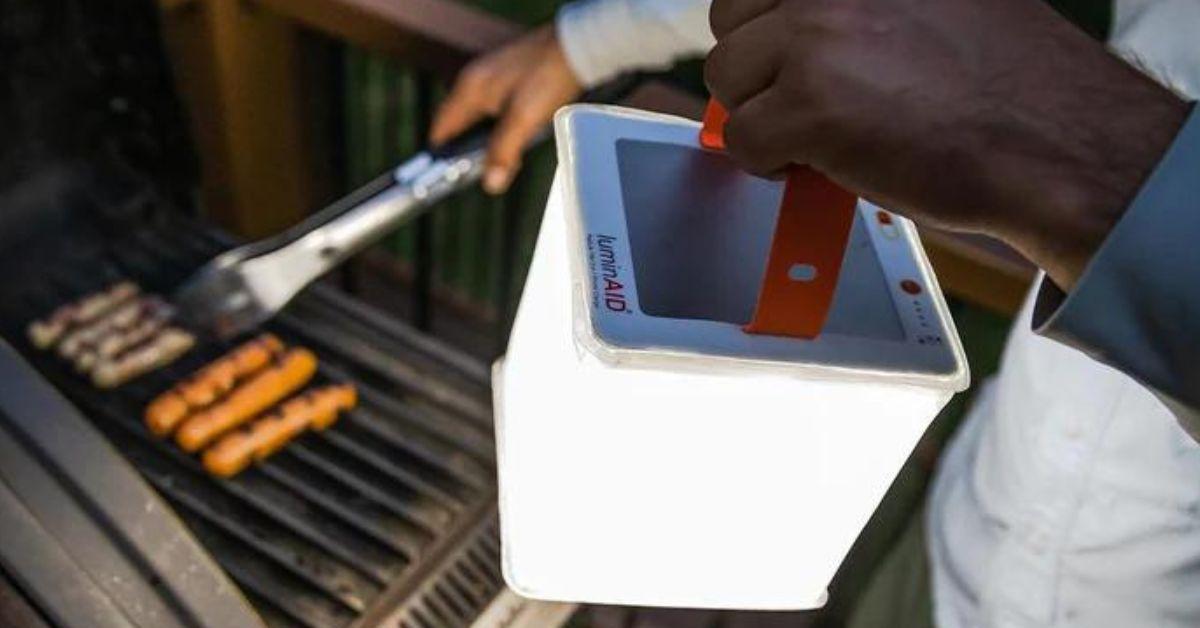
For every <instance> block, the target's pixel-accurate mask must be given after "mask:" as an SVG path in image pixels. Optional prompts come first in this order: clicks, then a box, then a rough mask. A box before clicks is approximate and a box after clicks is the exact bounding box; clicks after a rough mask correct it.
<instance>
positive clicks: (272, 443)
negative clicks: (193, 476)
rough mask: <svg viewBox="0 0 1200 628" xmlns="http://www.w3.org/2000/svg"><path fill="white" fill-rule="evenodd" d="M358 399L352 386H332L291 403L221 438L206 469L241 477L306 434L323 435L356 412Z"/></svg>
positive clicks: (208, 453) (207, 454) (210, 453)
mask: <svg viewBox="0 0 1200 628" xmlns="http://www.w3.org/2000/svg"><path fill="white" fill-rule="evenodd" d="M357 399H358V394H357V391H355V389H354V387H353V386H350V385H341V386H328V387H325V388H320V389H317V390H314V391H311V392H308V393H305V394H303V395H301V396H299V397H295V398H293V399H290V400H288V401H286V402H285V403H284V404H283V405H282V406H280V407H279V408H277V409H276V410H275V411H273V412H271V413H270V414H268V415H266V416H264V417H262V418H260V419H258V420H256V421H254V423H251V424H250V426H249V427H247V428H246V429H243V430H238V431H236V432H232V433H230V434H226V435H225V436H223V437H221V439H220V440H218V441H217V442H216V443H215V444H214V445H213V446H212V447H209V448H208V449H207V450H206V451H205V452H204V456H203V462H204V468H205V469H207V470H208V472H209V473H211V474H213V475H215V476H218V477H223V478H228V477H232V476H234V475H237V474H238V473H240V472H241V471H242V470H243V469H245V468H246V467H248V466H249V465H250V463H251V462H252V461H254V460H263V459H265V458H267V457H268V456H270V455H271V454H273V453H275V452H277V451H279V450H280V449H281V448H283V446H284V445H286V444H288V443H289V442H290V441H291V440H292V439H294V438H296V437H297V436H299V435H300V434H302V433H303V432H304V431H305V430H308V429H313V430H318V431H320V430H323V429H325V428H327V427H329V426H330V425H333V423H334V422H335V421H337V419H338V414H339V413H340V412H342V411H344V410H349V409H350V408H353V407H354V405H355V403H357Z"/></svg>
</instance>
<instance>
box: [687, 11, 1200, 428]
mask: <svg viewBox="0 0 1200 628" xmlns="http://www.w3.org/2000/svg"><path fill="white" fill-rule="evenodd" d="M712 20H713V31H714V33H715V34H716V35H717V38H718V43H717V46H716V48H715V49H714V51H713V53H712V54H711V55H710V57H709V60H708V63H707V66H706V77H707V79H708V82H709V86H710V88H711V89H712V90H713V92H714V94H715V95H716V96H717V97H718V99H720V100H721V102H722V103H723V104H725V105H726V106H727V107H728V108H729V109H730V110H731V117H730V120H729V123H728V126H727V127H726V141H727V144H728V146H729V149H730V151H731V153H732V154H733V155H734V157H735V158H737V159H739V160H740V161H741V162H742V163H743V164H744V165H746V166H747V167H748V168H749V169H751V170H752V171H755V172H759V173H763V174H770V173H773V172H776V171H778V170H780V169H782V168H786V167H787V166H789V165H791V164H795V163H805V164H810V165H812V166H813V167H815V168H817V169H818V170H820V171H822V172H824V173H825V174H826V175H828V176H830V177H831V178H833V179H835V180H837V181H838V182H840V183H842V184H843V185H845V186H846V187H848V188H850V189H852V190H854V191H856V192H858V193H859V194H861V195H862V196H865V197H866V198H869V199H871V200H873V201H875V202H877V203H880V204H882V205H885V206H888V207H890V208H892V209H895V210H897V211H900V212H902V213H904V214H906V215H908V216H909V217H911V218H914V219H915V220H918V221H921V222H924V223H926V224H932V225H936V226H940V227H945V228H950V229H957V230H964V231H975V232H982V233H986V234H989V235H992V236H995V237H997V238H1000V239H1002V240H1004V241H1005V242H1007V243H1008V244H1010V245H1011V246H1013V247H1014V248H1016V249H1017V250H1019V251H1021V252H1022V253H1023V254H1024V255H1025V256H1027V257H1028V258H1029V259H1031V260H1032V261H1034V262H1035V263H1037V264H1038V265H1039V266H1041V267H1042V268H1044V269H1045V270H1046V271H1047V273H1048V275H1049V277H1050V279H1051V280H1052V281H1053V284H1054V285H1056V286H1061V288H1062V289H1063V290H1064V291H1066V292H1067V293H1069V294H1071V295H1072V296H1071V297H1070V298H1068V300H1067V301H1066V302H1065V303H1064V304H1063V309H1062V310H1061V311H1059V313H1058V315H1056V316H1054V317H1047V318H1048V323H1047V325H1046V326H1045V327H1044V328H1043V330H1042V331H1043V333H1046V334H1047V335H1051V336H1053V337H1056V338H1058V339H1060V340H1062V341H1064V342H1066V343H1067V344H1070V345H1072V346H1076V347H1078V348H1081V349H1083V350H1085V351H1087V352H1089V353H1090V354H1092V355H1094V356H1096V357H1097V358H1098V359H1101V360H1102V361H1105V362H1107V363H1108V364H1110V365H1112V366H1114V367H1116V368H1118V369H1121V370H1123V371H1124V372H1126V373H1128V374H1130V375H1132V376H1133V377H1135V378H1138V379H1139V380H1140V381H1142V382H1143V383H1145V384H1146V385H1147V386H1149V387H1151V388H1153V389H1155V390H1157V391H1158V392H1159V393H1160V396H1162V397H1163V398H1164V399H1166V400H1168V404H1169V405H1172V406H1173V409H1174V410H1175V411H1176V414H1177V415H1178V416H1179V417H1180V420H1181V421H1182V422H1184V423H1185V424H1187V423H1188V421H1189V420H1190V419H1189V417H1192V416H1194V414H1195V412H1196V409H1197V407H1200V403H1198V402H1200V398H1198V397H1197V392H1196V391H1200V376H1198V373H1200V358H1198V357H1196V356H1197V355H1198V354H1200V352H1198V351H1196V348H1197V347H1198V346H1200V345H1198V344H1197V338H1198V337H1200V336H1198V334H1200V331H1197V330H1198V327H1197V326H1198V325H1200V309H1198V307H1197V305H1196V304H1197V299H1200V277H1198V276H1197V275H1196V273H1197V272H1200V259H1198V258H1197V254H1196V252H1195V251H1196V250H1197V249H1196V247H1195V246H1194V245H1191V244H1188V243H1189V242H1192V241H1195V240H1194V238H1196V237H1200V232H1198V231H1200V226H1197V221H1200V218H1198V217H1200V206H1198V204H1197V203H1198V200H1197V199H1200V189H1198V188H1197V186H1198V185H1200V183H1198V182H1197V180H1198V178H1200V176H1198V175H1197V173H1198V172H1200V166H1197V165H1196V164H1194V163H1193V164H1189V163H1188V159H1187V155H1189V154H1190V151H1188V150H1187V149H1186V148H1181V147H1186V146H1188V145H1190V144H1191V143H1193V142H1200V139H1194V138H1195V136H1196V135H1200V134H1198V133H1195V132H1193V131H1191V130H1190V129H1191V128H1192V127H1191V125H1189V128H1188V129H1185V130H1183V131H1181V128H1182V126H1183V123H1184V120H1185V118H1187V116H1188V112H1189V108H1190V105H1189V104H1188V103H1187V102H1185V101H1184V100H1183V99H1181V98H1179V97H1178V96H1177V95H1175V94H1174V93H1172V92H1171V91H1169V90H1167V89H1165V88H1163V87H1161V86H1160V85H1158V84H1156V83H1154V82H1153V81H1151V80H1149V79H1148V78H1146V77H1145V76H1144V75H1142V74H1141V73H1139V72H1138V71H1136V70H1135V69H1133V68H1132V67H1130V66H1129V65H1127V64H1126V63H1124V62H1122V61H1121V60H1119V59H1117V58H1116V57H1115V56H1113V55H1111V54H1110V53H1109V52H1108V51H1106V50H1105V49H1104V48H1103V47H1102V46H1101V45H1099V44H1097V43H1095V42H1093V41H1092V40H1090V39H1089V38H1087V37H1086V36H1085V35H1083V34H1082V33H1080V32H1078V31H1076V30H1075V29H1074V28H1073V27H1071V26H1070V25H1069V24H1067V23H1066V22H1065V21H1064V20H1062V19H1061V18H1060V17H1059V16H1058V15H1057V14H1055V13H1054V12H1053V11H1051V10H1050V9H1049V8H1048V7H1046V6H1044V4H1043V3H1041V2H1038V1H1036V0H978V1H973V2H968V3H964V2H961V1H958V0H931V1H929V2H921V3H912V2H900V1H897V0H840V1H839V2H820V1H814V0H732V1H730V0H715V2H714V6H713V11H712ZM1177 136H1178V138H1177ZM1173 143H1174V148H1172V149H1171V152H1170V153H1167V150H1168V147H1169V146H1172V144H1173ZM1164 154H1166V157H1165V158H1164ZM1179 155H1183V157H1180V158H1179V159H1176V158H1175V157H1178V156H1179ZM1160 162H1162V163H1161V165H1160ZM1178 164H1183V165H1178ZM1156 165H1157V166H1158V169H1157V170H1156ZM1152 171H1153V172H1155V175H1154V177H1150V174H1151V172H1152ZM1143 184H1145V185H1143ZM1155 189H1161V190H1173V191H1172V192H1170V193H1167V192H1162V193H1156V192H1154V190H1155ZM1139 190H1141V192H1140V193H1139ZM1147 207H1150V208H1151V209H1146V208H1147ZM1172 217H1173V218H1174V221H1173V222H1165V221H1167V220H1168V219H1169V218H1172ZM1127 225H1134V226H1132V227H1128V226H1127ZM1188 229H1191V231H1188ZM1114 242H1115V243H1116V244H1112V243H1114ZM1106 243H1107V244H1106ZM1150 243H1157V244H1150ZM1168 245H1169V246H1170V247H1171V249H1170V250H1169V251H1163V250H1162V249H1161V247H1165V246H1168ZM1097 251H1100V253H1099V254H1098V253H1097ZM1138 254H1140V255H1141V256H1144V257H1148V256H1152V255H1159V256H1160V260H1161V261H1159V262H1151V263H1148V264H1146V266H1145V271H1143V270H1142V269H1141V268H1138V267H1136V266H1133V264H1134V261H1133V260H1134V258H1136V257H1137V256H1138ZM1181 262H1182V263H1181ZM1089 263H1091V264H1092V266H1090V267H1089ZM1164 266H1171V267H1172V268H1174V269H1175V270H1172V271H1166V269H1165V268H1163V267H1164ZM1085 269H1088V270H1087V271H1086V275H1085ZM1143 272H1145V273H1151V274H1153V273H1163V272H1165V273H1166V277H1161V278H1159V279H1158V280H1157V281H1158V282H1157V283H1155V282H1154V281H1150V280H1149V278H1148V277H1143V276H1142V273H1143ZM1081 276H1083V277H1085V279H1084V280H1083V281H1084V283H1082V284H1081V285H1078V286H1077V285H1076V284H1077V282H1079V281H1081V279H1080V278H1081ZM1180 291H1183V292H1185V293H1187V294H1182V295H1181V294H1180ZM1081 295H1082V296H1081ZM1089 295H1095V296H1092V297H1090V298H1089ZM1076 297H1079V298H1078V299H1076ZM1072 299H1075V300H1076V301H1078V302H1079V304H1080V306H1079V307H1073V305H1074V304H1073V303H1072ZM1116 330H1120V333H1119V334H1117V337H1116V338H1104V337H1102V336H1104V335H1105V334H1112V333H1114V332H1115V331H1116Z"/></svg>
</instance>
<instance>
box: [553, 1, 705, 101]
mask: <svg viewBox="0 0 1200 628" xmlns="http://www.w3.org/2000/svg"><path fill="white" fill-rule="evenodd" d="M709 1H710V0H576V1H575V2H572V3H570V4H568V5H566V6H564V7H562V8H561V9H559V12H558V17H557V20H556V28H557V30H558V38H559V41H560V42H561V44H562V47H563V52H564V54H565V55H566V57H567V63H568V64H570V66H571V69H572V70H573V71H574V72H575V76H576V78H578V79H579V82H580V83H581V84H583V86H584V87H594V86H595V85H597V84H599V83H603V82H604V81H606V80H608V79H610V78H612V77H614V76H616V75H617V74H620V73H622V72H625V71H629V70H658V69H666V68H668V67H670V65H671V64H672V63H674V62H675V61H677V60H678V59H680V58H683V57H688V56H700V55H704V54H707V53H708V51H709V49H710V48H712V46H713V44H714V43H716V42H715V40H714V39H713V36H712V30H711V29H710V28H709V25H708V6H709Z"/></svg>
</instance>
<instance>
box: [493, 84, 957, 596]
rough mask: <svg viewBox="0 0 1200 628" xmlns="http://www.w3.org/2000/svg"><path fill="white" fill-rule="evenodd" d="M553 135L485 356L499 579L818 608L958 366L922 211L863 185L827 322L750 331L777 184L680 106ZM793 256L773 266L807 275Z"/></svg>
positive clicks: (565, 121) (599, 110)
mask: <svg viewBox="0 0 1200 628" xmlns="http://www.w3.org/2000/svg"><path fill="white" fill-rule="evenodd" d="M555 130H556V137H557V142H558V152H559V167H558V172H557V175H556V177H555V182H554V185H553V187H552V190H551V193H550V197H549V201H548V203H547V207H546V212H545V216H544V218H543V222H542V226H541V231H540V233H539V236H538V241H537V248H536V252H535V254H534V258H533V263H532V266H531V268H530V271H529V277H528V280H527V282H526V285H525V290H524V294H523V296H522V299H521V304H520V308H519V310H518V313H517V317H516V321H515V324H514V327H513V331H512V336H511V339H510V341H509V346H508V352H507V355H506V357H505V358H504V359H502V360H501V361H499V362H497V364H496V367H495V369H494V381H493V384H494V389H495V409H496V434H497V447H498V454H499V455H498V459H499V471H500V520H501V540H502V546H503V570H504V576H505V579H506V581H507V582H508V584H509V585H510V586H511V587H512V588H513V589H514V590H515V591H517V592H518V593H520V594H522V595H525V596H528V597H533V598H540V599H552V600H563V601H576V602H589V603H606V604H636V605H652V606H682V607H709V608H745V609H764V610H767V609H805V608H814V607H818V606H820V605H822V604H823V603H824V600H825V598H826V594H825V590H826V587H827V585H828V583H829V581H830V580H831V579H832V577H833V575H834V573H835V572H836V571H837V568H838V566H839V565H840V564H841V562H842V560H843V558H844V557H845V555H846V553H847V551H848V550H849V549H850V546H851V544H852V543H853V542H854V540H855V539H856V537H857V536H858V534H859V532H860V531H861V530H862V528H863V527H864V526H865V525H866V523H867V520H868V518H869V517H870V516H871V514H872V512H873V511H874V510H875V508H876V506H877V505H878V504H879V501H880V499H881V498H882V497H883V495H884V493H885V492H886V490H887V488H888V486H889V485H890V484H891V482H892V480H893V479H894V477H895V475H896V473H897V472H898V471H899V469H900V467H901V465H902V464H903V463H904V461H905V459H906V458H907V457H908V455H909V453H910V452H911V451H912V449H913V447H914V445H915V444H916V442H917V440H918V438H920V436H921V434H922V433H923V432H924V431H925V429H926V427H927V426H928V425H929V423H930V421H931V420H932V419H933V418H934V416H935V415H936V414H937V413H938V411H939V410H941V408H942V407H943V406H944V405H945V404H946V402H947V401H948V400H949V399H950V398H951V397H952V396H953V394H954V393H955V392H958V391H961V390H963V389H964V388H965V387H966V386H967V384H968V380H969V375H968V370H967V364H966V360H965V358H964V356H963V352H962V347H961V345H960V343H959V339H958V335H957V332H956V331H955V329H954V324H953V321H952V320H951V318H950V316H949V314H948V312H947V309H946V304H945V302H944V300H943V297H942V294H941V291H940V289H939V288H938V285H937V281H936V279H935V277H934V275H933V272H932V270H931V269H930V267H929V264H928V262H927V260H926V259H925V255H924V252H923V250H922V249H921V245H920V242H919V240H918V238H917V233H916V230H915V229H914V227H913V226H912V224H911V223H910V222H908V221H907V220H905V219H904V218H902V217H900V216H898V215H895V214H892V213H890V212H888V211H886V210H883V209H881V208H878V207H875V206H873V205H871V204H869V203H867V202H865V201H859V202H858V203H857V206H856V207H854V209H853V211H854V212H855V215H854V217H853V224H852V226H851V228H850V231H849V238H848V241H847V242H846V246H845V253H844V257H843V258H842V262H841V272H840V275H839V276H838V277H837V282H836V290H834V292H833V299H832V304H831V306H830V307H829V311H828V316H827V317H826V318H825V319H824V323H823V325H822V326H821V331H820V334H819V335H817V336H816V337H815V338H811V339H805V338H796V337H789V336H777V335H769V334H752V333H748V332H747V331H746V330H745V327H746V325H747V323H749V322H750V321H751V320H752V319H753V318H755V308H756V305H759V297H760V295H759V291H760V288H761V287H762V286H763V285H764V273H765V272H766V271H767V269H768V267H771V268H775V267H776V266H778V263H779V262H780V261H781V260H779V259H773V260H769V259H768V258H769V257H771V255H773V253H772V250H773V249H772V237H773V234H774V233H775V229H776V224H777V222H778V218H779V215H780V200H781V197H782V195H783V185H782V184H780V183H777V182H772V181H767V180H763V179H759V178H756V177H753V176H750V175H748V174H745V173H743V172H741V171H740V170H739V169H738V168H737V167H736V166H735V165H734V164H733V163H732V162H731V161H730V160H729V159H728V158H727V157H725V156H724V155H723V154H721V153H718V152H713V151H709V150H705V149H704V148H702V147H701V146H700V144H699V142H698V131H699V126H698V125H697V124H695V123H694V122H691V121H688V120H684V119H681V118H675V117H670V116H662V115H655V114H647V113H643V112H636V111H632V110H626V109H619V108H614V107H604V106H575V107H569V108H566V109H564V110H562V111H560V112H559V114H558V116H557V117H556V119H555ZM819 210H820V208H814V211H819ZM790 254H791V255H794V256H795V257H796V259H794V260H793V259H788V260H782V261H783V262H785V263H784V265H783V266H782V267H780V268H782V269H783V271H782V272H785V273H786V274H787V278H788V279H789V280H791V281H795V282H810V281H814V279H815V278H816V277H818V276H820V272H821V270H822V269H821V268H820V267H815V268H814V267H813V266H812V265H811V264H809V263H808V261H807V260H805V259H803V257H804V255H803V252H800V253H799V254H797V253H795V252H794V251H793V252H792V253H790ZM769 262H770V264H769ZM801 314H802V313H800V314H798V315H801Z"/></svg>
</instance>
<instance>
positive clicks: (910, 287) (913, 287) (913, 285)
mask: <svg viewBox="0 0 1200 628" xmlns="http://www.w3.org/2000/svg"><path fill="white" fill-rule="evenodd" d="M900 289H901V290H903V291H905V292H907V293H909V294H921V284H919V283H917V282H915V281H913V280H912V279H905V280H904V281H901V282H900Z"/></svg>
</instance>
